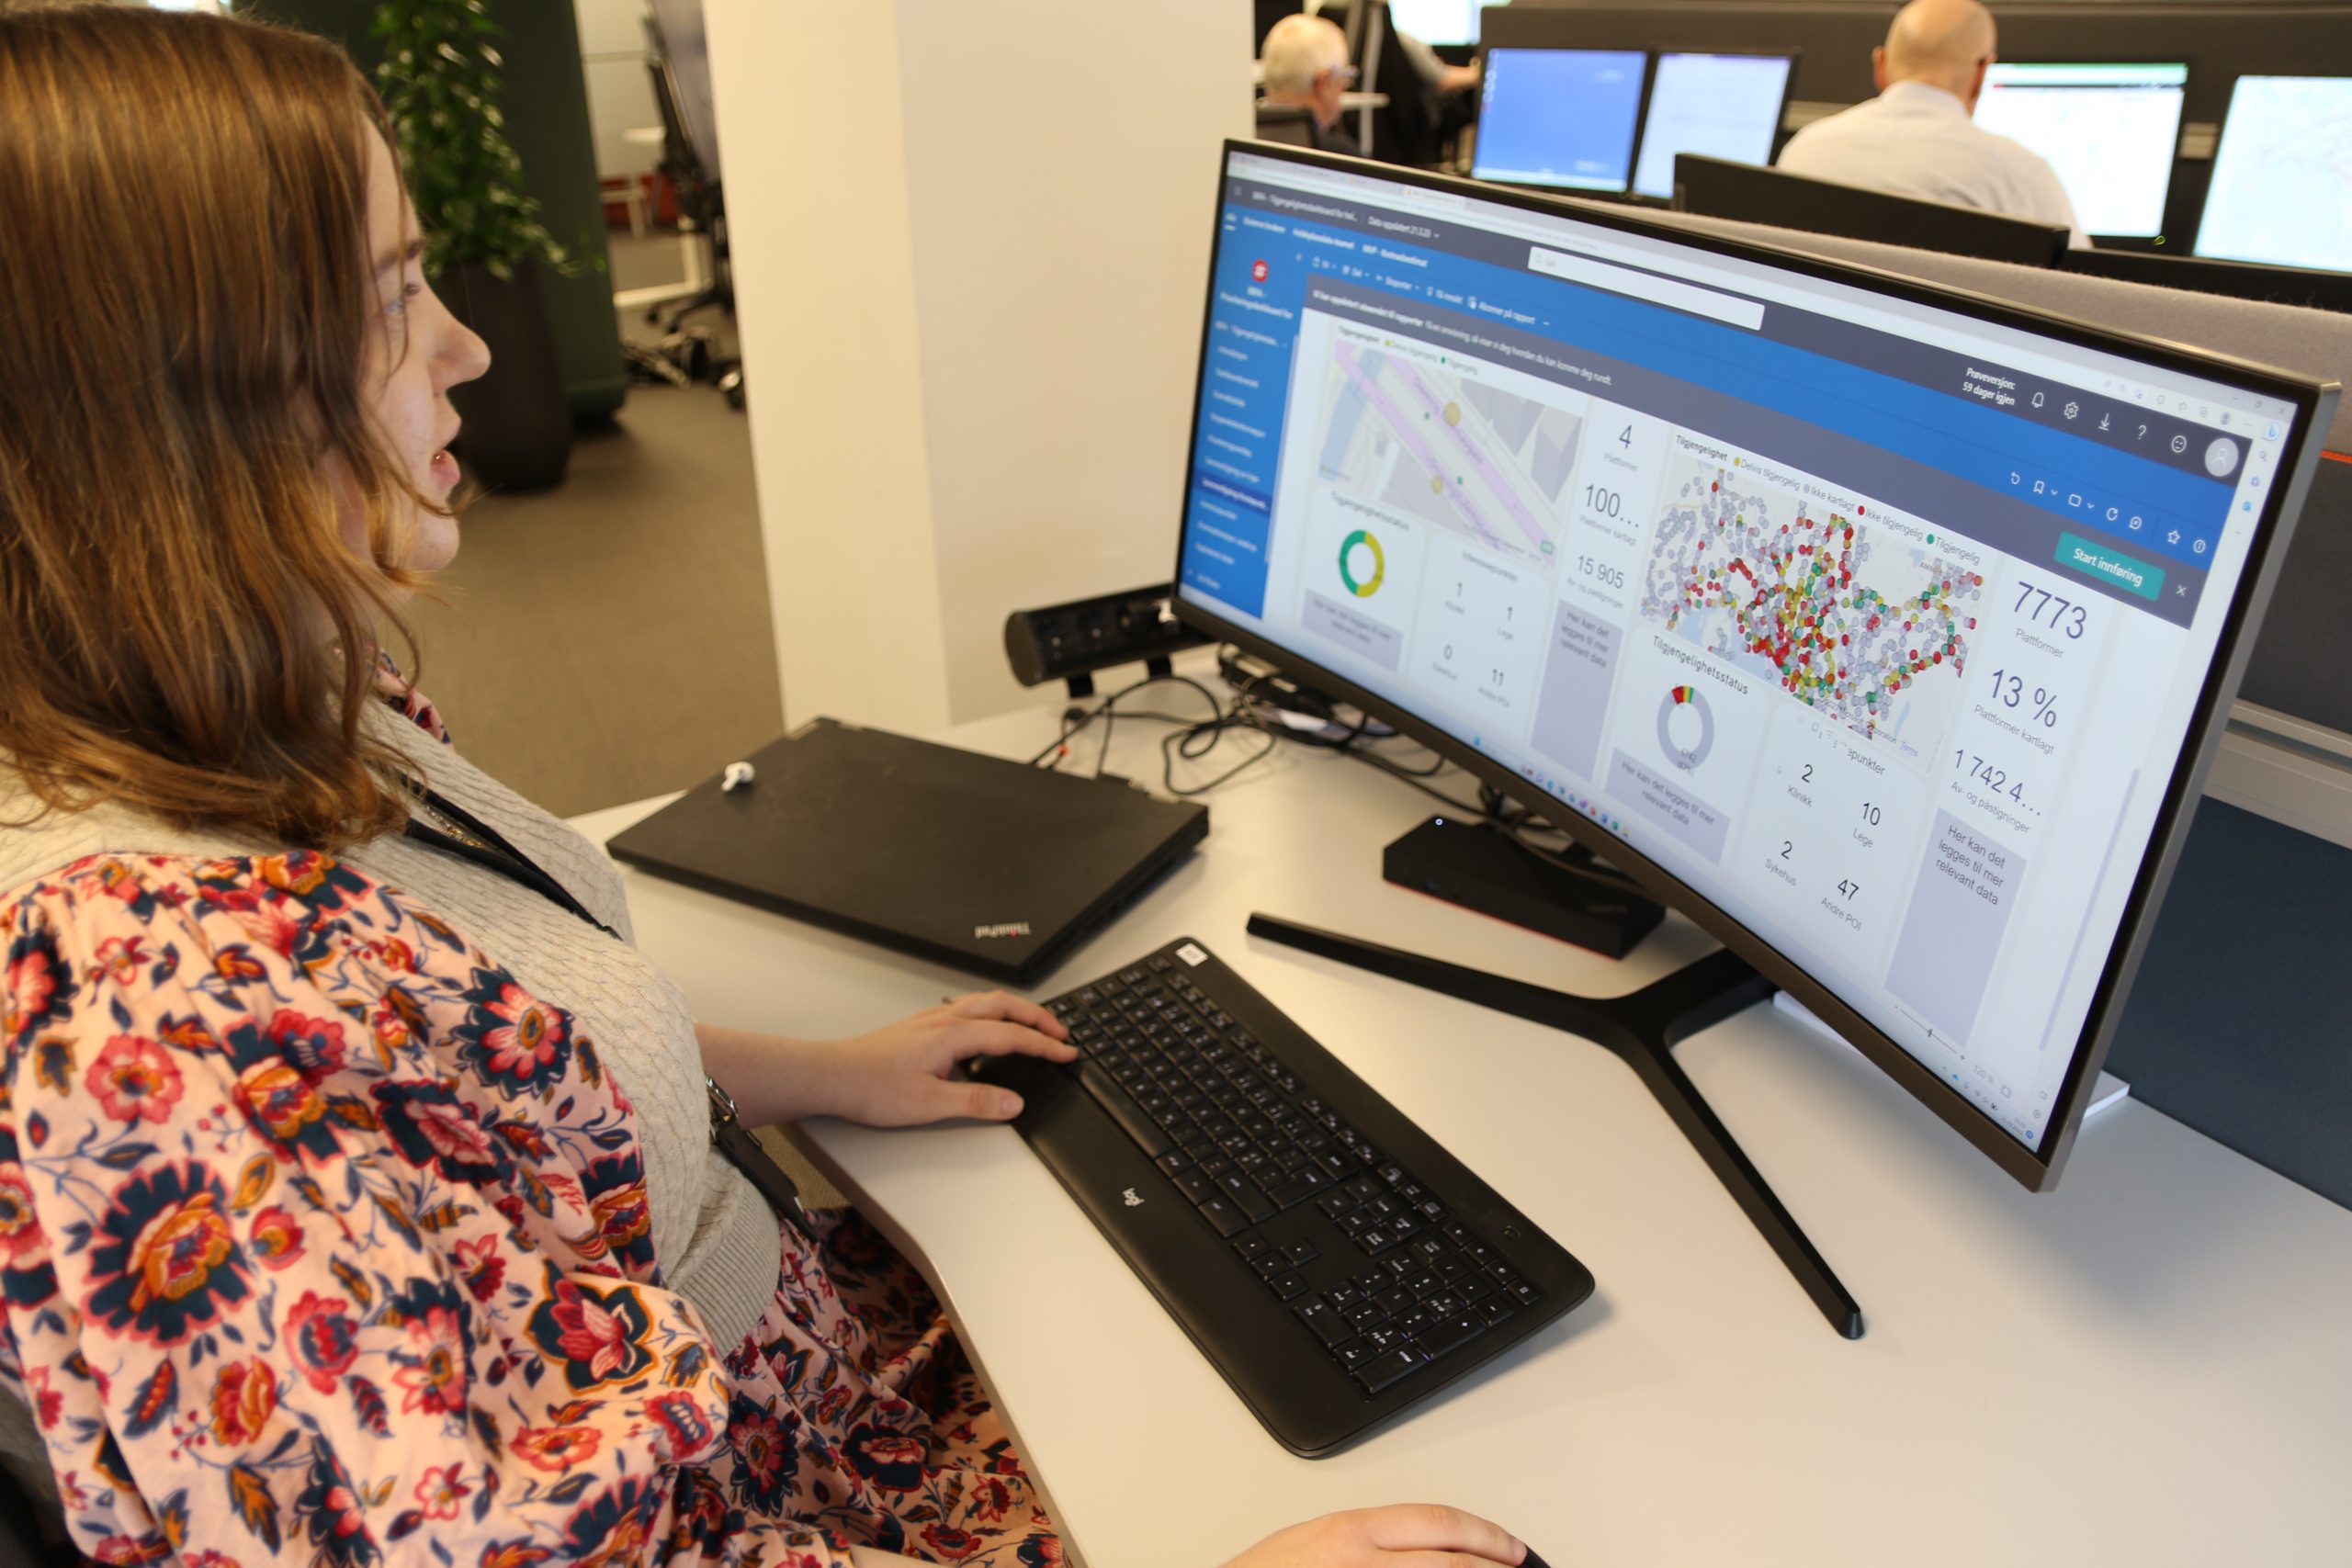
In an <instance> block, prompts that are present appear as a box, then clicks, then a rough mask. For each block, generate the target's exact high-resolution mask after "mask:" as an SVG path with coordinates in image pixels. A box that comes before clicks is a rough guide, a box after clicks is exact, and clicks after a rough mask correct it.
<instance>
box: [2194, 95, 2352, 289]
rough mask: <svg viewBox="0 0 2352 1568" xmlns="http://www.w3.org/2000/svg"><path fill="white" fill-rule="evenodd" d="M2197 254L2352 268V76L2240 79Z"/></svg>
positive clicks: (2201, 224) (2217, 152) (2210, 188)
mask: <svg viewBox="0 0 2352 1568" xmlns="http://www.w3.org/2000/svg"><path fill="white" fill-rule="evenodd" d="M2197 254H2199V255H2200V256H2214V257H2218V258H2220V259H2222V260H2224V261H2246V262H2272V263H2276V264H2277V265H2281V266H2308V267H2324V268H2325V269H2327V270H2329V271H2331V272H2352V76H2241V77H2239V78H2238V79H2237V81H2236V82H2235V83H2234V84H2233V85H2232V86H2231V88H2230V112H2229V118H2226V119H2224V120H2223V121H2222V141H2221V145H2220V146H2218V147H2217V148H2215V149H2214V152H2213V181H2212V184H2211V185H2210V186H2207V187H2206V191H2205V215H2204V217H2203V219H2202V220H2199V223H2198V226H2197Z"/></svg>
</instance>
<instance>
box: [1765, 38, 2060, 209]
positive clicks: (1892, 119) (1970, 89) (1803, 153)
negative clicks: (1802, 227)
mask: <svg viewBox="0 0 2352 1568" xmlns="http://www.w3.org/2000/svg"><path fill="white" fill-rule="evenodd" d="M1993 44H1994V32H1993V14H1992V13H1991V12H1990V11H1987V10H1986V9H1985V7H1984V6H1982V5H1981V4H1979V3H1978V0H1911V4H1909V5H1907V6H1904V7H1903V9H1902V10H1901V11H1899V12H1897V13H1896V14H1895V17H1894V27H1893V28H1890V29H1888V31H1887V35H1886V43H1885V45H1884V46H1883V47H1882V48H1879V49H1874V50H1872V51H1871V75H1872V77H1873V78H1874V79H1875V80H1876V81H1877V83H1878V96H1877V97H1875V98H1872V99H1871V101H1870V102H1868V103H1866V104H1856V105H1855V106H1854V107H1852V108H1849V109H1846V110H1844V111H1843V112H1841V113H1838V114H1834V115H1831V116H1830V117H1829V118H1826V119H1817V120H1815V121H1814V122H1813V123H1812V124H1811V125H1808V126H1806V127H1805V128H1804V130H1800V131H1798V132H1797V133H1796V134H1795V135H1794V136H1792V137H1790V138H1789V144H1788V145H1787V146H1786V147H1784V148H1782V149H1781V160H1780V166H1781V168H1783V169H1785V170H1787V171H1788V172H1789V173H1790V174H1792V175H1807V176H1809V177H1810V178H1813V179H1816V180H1835V181H1837V182H1838V184H1840V185H1849V186H1867V187H1869V188H1870V189H1871V190H1883V191H1892V192H1894V194H1895V195H1897V196H1914V197H1924V198H1926V199H1928V200H1929V201H1949V202H1953V203H1956V204H1957V205H1959V206H1962V207H1976V208H1982V209H1985V210H1986V211H1988V212H2003V213H2007V214H2008V215H2009V216H2011V217H2013V218H2030V219H2033V220H2035V221H2037V222H2041V223H2049V224H2052V225H2059V224H2063V225H2064V226H2065V228H2066V230H2067V231H2068V232H2069V233H2070V234H2071V235H2072V236H2073V240H2072V243H2074V245H2075V247H2076V248H2078V249H2079V248H2082V247H2086V246H2087V245H2089V243H2091V242H2090V236H2089V235H2087V234H2086V233H2084V232H2083V226H2082V224H2081V223H2079V222H2078V221H2076V220H2075V206H2074V203H2073V202H2071V201H2069V200H2067V199H2066V187H2065V186H2063V185H2061V184H2060V183H2059V181H2058V174H2057V171H2056V170H2054V169H2052V167H2051V166H2050V165H2049V164H2047V163H2044V162H2043V161H2042V160H2041V157H2040V156H2038V155H2037V154H2036V153H2034V152H2031V151H2030V150H2029V149H2028V148H2026V147H2024V146H2022V145H2021V144H2019V143H2018V142H2016V141H2011V140H2009V138H2007V137H2006V136H2000V135H1996V134H1995V133H1994V132H1992V131H1989V130H1985V129H1984V128H1983V127H1982V126H1980V125H1978V124H1977V123H1976V122H1975V121H1974V120H1973V119H1972V118H1970V117H1971V116H1972V115H1973V114H1974V113H1975V112H1976V98H1977V95H1978V94H1980V93H1982V92H1983V91H1984V90H1985V67H1986V66H1988V65H1990V64H1992V63H1993V60H1994V53H1993Z"/></svg>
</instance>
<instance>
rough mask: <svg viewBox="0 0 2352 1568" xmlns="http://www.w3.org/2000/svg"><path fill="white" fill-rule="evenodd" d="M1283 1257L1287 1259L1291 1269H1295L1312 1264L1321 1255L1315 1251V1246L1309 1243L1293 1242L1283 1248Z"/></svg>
mask: <svg viewBox="0 0 2352 1568" xmlns="http://www.w3.org/2000/svg"><path fill="white" fill-rule="evenodd" d="M1322 1256H1323V1255H1322V1254H1321V1253H1319V1252H1317V1251H1316V1250H1315V1244H1314V1243H1313V1242H1311V1241H1295V1242H1292V1243H1291V1244H1290V1245H1289V1246H1288V1247H1283V1257H1284V1258H1289V1259H1290V1261H1291V1267H1292V1268H1294V1269H1295V1268H1297V1267H1299V1266H1300V1265H1302V1264H1306V1263H1312V1262H1314V1261H1315V1260H1316V1259H1317V1258H1320V1257H1322Z"/></svg>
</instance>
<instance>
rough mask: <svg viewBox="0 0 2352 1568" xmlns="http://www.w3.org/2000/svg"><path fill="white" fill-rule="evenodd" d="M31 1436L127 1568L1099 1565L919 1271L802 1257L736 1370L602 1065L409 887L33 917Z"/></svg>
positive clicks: (62, 880)
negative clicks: (702, 1306)
mask: <svg viewBox="0 0 2352 1568" xmlns="http://www.w3.org/2000/svg"><path fill="white" fill-rule="evenodd" d="M413 716H419V717H420V721H421V722H424V721H427V720H429V718H430V714H429V710H424V712H423V713H422V714H416V715H413ZM0 950H5V952H6V965H7V967H6V992H5V995H0V1012H4V1013H5V1016H4V1017H0V1043H5V1047H6V1059H5V1063H0V1397H17V1398H20V1399H22V1400H23V1401H24V1402H25V1403H26V1404H28V1405H29V1406H30V1408H31V1411H32V1414H33V1416H34V1419H35V1421H36V1423H37V1425H38V1426H39V1427H40V1432H41V1435H42V1438H43V1441H44V1443H45V1445H46V1448H47V1450H48V1453H49V1456H50V1459H51V1464H52V1466H53V1468H54V1470H55V1472H56V1475H57V1480H58V1483H59V1491H60V1496H61V1500H62V1504H63V1506H64V1510H65V1516H66V1522H67V1526H68V1529H70V1531H71V1533H72V1536H73V1539H74V1544H75V1545H76V1546H77V1547H79V1548H80V1549H81V1550H82V1551H84V1552H85V1553H86V1554H87V1555H88V1556H90V1557H93V1558H95V1559H96V1560H98V1561H99V1562H110V1563H144V1562H157V1561H164V1560H170V1559H172V1558H174V1557H175V1556H176V1557H177V1558H178V1559H179V1560H180V1561H182V1562H186V1563H187V1564H188V1565H189V1568H256V1565H259V1564H264V1563H273V1564H298V1563H299V1564H306V1565H307V1564H313V1563H323V1564H327V1565H330V1568H340V1565H352V1564H370V1563H379V1562H390V1563H406V1562H417V1563H425V1562H433V1563H439V1564H445V1565H448V1568H539V1565H542V1564H545V1565H549V1568H556V1565H570V1564H581V1565H603V1564H608V1563H610V1564H621V1563H630V1564H635V1563H658V1564H665V1565H673V1568H682V1565H684V1564H701V1563H726V1564H753V1563H763V1564H764V1563H788V1564H818V1563H828V1562H830V1563H836V1564H842V1568H846V1553H847V1550H848V1548H849V1547H850V1546H852V1545H853V1544H870V1545H874V1546H877V1547H880V1548H883V1549H886V1550H888V1551H899V1552H905V1553H908V1554H910V1555H915V1556H921V1557H926V1558H930V1559H933V1560H934V1561H939V1562H974V1563H989V1564H992V1565H995V1564H1001V1565H1003V1568H1012V1564H1014V1563H1023V1564H1028V1565H1030V1568H1043V1565H1045V1564H1048V1563H1051V1562H1057V1561H1058V1560H1059V1555H1060V1551H1059V1544H1058V1541H1057V1538H1056V1537H1055V1536H1054V1535H1053V1534H1052V1532H1051V1527H1050V1525H1049V1524H1048V1523H1047V1522H1046V1517H1045V1515H1044V1513H1043V1511H1042V1507H1041V1506H1040V1504H1039V1502H1038V1499H1037V1497H1036V1495H1035V1490H1034V1488H1033V1486H1032V1484H1031V1483H1029V1481H1028V1480H1027V1478H1026V1477H1025V1476H1024V1475H1023V1472H1022V1470H1021V1467H1020V1464H1019V1461H1017V1459H1016V1458H1015V1457H1014V1455H1013V1453H1012V1450H1011V1447H1010V1445H1009V1444H1008V1443H1007V1442H1006V1441H1005V1439H1004V1435H1003V1432H1002V1428H1001V1425H1000V1424H999V1423H998V1421H997V1420H996V1418H995V1416H994V1414H993V1412H992V1411H991V1410H990V1409H989V1404H988V1401H987V1400H986V1398H985V1396H984V1395H982V1393H980V1391H979V1388H978V1382H977V1380H976V1379H975V1378H974V1377H973V1376H972V1374H971V1371H970V1368H969V1364H968V1362H967V1361H966V1360H965V1359H964V1358H963V1356H962V1353H961V1350H960V1348H958V1347H957V1346H956V1343H955V1341H954V1338H953V1336H952V1332H951V1331H950V1330H949V1328H948V1327H947V1325H946V1323H945V1321H944V1314H942V1313H941V1311H940V1308H939V1306H938V1303H937V1302H936V1300H935V1299H933V1297H932V1295H931V1294H930V1292H929V1291H928V1290H927V1289H926V1288H925V1287H924V1286H923V1284H922V1280H921V1279H920V1277H919V1276H917V1275H916V1274H915V1273H914V1271H913V1270H912V1269H911V1268H910V1267H909V1266H908V1265H907V1264H906V1263H905V1261H904V1260H903V1259H902V1258H899V1257H898V1256H897V1255H896V1254H895V1253H892V1252H891V1251H890V1250H889V1249H888V1247H887V1245H886V1244H884V1243H883V1242H882V1241H881V1240H880V1239H879V1237H878V1236H877V1235H876V1234H875V1233H874V1232H873V1231H872V1229H871V1228H870V1227H869V1226H867V1225H866V1224H864V1223H863V1222H862V1221H860V1220H858V1219H856V1218H855V1217H854V1215H853V1216H845V1217H840V1218H836V1219H833V1220H831V1222H829V1223H822V1224H820V1225H819V1226H818V1227H817V1228H818V1233H819V1235H820V1243H819V1244H818V1245H816V1246H813V1247H812V1246H811V1245H810V1244H809V1243H808V1242H806V1241H804V1240H803V1239H802V1238H801V1237H800V1236H799V1235H797V1233H795V1232H793V1231H791V1230H788V1229H782V1228H781V1227H780V1238H779V1267H780V1277H779V1280H778V1289H777V1294H776V1300H775V1305H774V1307H773V1308H772V1309H771V1310H770V1311H769V1312H768V1314H766V1316H765V1317H764V1318H763V1320H762V1322H761V1323H760V1325H759V1326H758V1327H757V1328H756V1329H755V1330H754V1331H753V1333H752V1335H751V1336H750V1337H747V1338H746V1339H745V1340H744V1341H743V1342H742V1343H741V1344H740V1345H736V1346H731V1347H729V1346H719V1345H714V1344H713V1343H712V1342H711V1341H710V1339H709V1338H708V1337H707V1335H706V1334H705V1332H704V1329H703V1325H702V1323H701V1320H700V1318H699V1317H698V1315H697V1314H696V1313H695V1308H694V1307H693V1306H692V1305H691V1304H690V1303H688V1302H687V1301H686V1300H685V1299H684V1297H681V1296H678V1295H676V1294H673V1293H672V1292H669V1291H666V1290H664V1289H663V1288H662V1273H661V1269H660V1264H659V1260H658V1259H657V1258H654V1257H653V1255H652V1246H651V1240H650V1225H649V1223H648V1218H647V1209H646V1193H645V1184H644V1179H643V1174H642V1168H641V1165H640V1161H639V1153H638V1148H637V1144H636V1137H635V1134H634V1133H633V1131H632V1125H631V1115H632V1113H631V1109H630V1105H629V1101H628V1096H627V1095H626V1094H625V1093H624V1092H623V1089H622V1086H621V1085H619V1084H617V1083H616V1082H615V1081H614V1080H613V1077H612V1076H611V1074H609V1073H608V1072H607V1071H606V1070H605V1068H604V1066H602V1064H601V1063H600V1062H599V1060H598V1056H597V1051H596V1046H595V1043H594V1041H593V1040H590V1039H589V1038H587V1037H586V1036H585V1035H584V1034H582V1032H580V1031H579V1029H577V1028H576V1027H575V1026H574V1023H573V1021H572V1019H571V1016H570V1015H569V1014H567V1012H566V1011H565V1010H564V1009H563V1008H562V1006H561V1005H560V999H558V998H543V997H536V996H533V995H530V994H529V993H528V992H526V990H525V989H524V988H523V987H521V986H520V985H518V984H517V983H516V982H515V979H514V978H513V977H512V976H510V975H508V974H507V973H506V972H505V971H503V970H502V969H501V967H500V966H499V964H498V961H497V959H496V958H495V957H494V956H493V955H492V954H491V953H485V952H483V951H482V950H481V948H479V947H477V946H476V945H475V944H474V943H473V942H470V941H469V940H468V938H467V937H466V936H465V935H464V934H463V933H461V932H459V931H455V930H452V929H451V928H450V927H449V925H448V924H447V923H446V922H445V921H444V920H442V919H439V918H438V917H436V916H435V914H434V912H433V911H432V910H431V909H428V908H423V907H421V906H420V905H418V904H417V903H416V902H414V901H413V900H411V899H410V898H408V897H404V896H403V895H402V894H401V892H400V891H399V890H398V889H397V888H394V887H391V886H383V885H380V884H379V883H377V882H375V881H373V880H371V879H370V878H369V877H368V876H367V875H365V874H361V873H360V872H358V871H357V870H356V869H355V868H353V867H351V866H350V865H348V864H345V863H342V862H339V861H337V860H336V859H334V858H333V857H330V856H327V855H323V854H319V853H311V852H291V853H286V854H278V855H266V856H254V857H243V858H236V859H227V860H210V861H206V860H198V859H195V858H191V857H186V856H169V855H159V856H131V855H114V854H110V855H98V856H94V857H91V858H89V859H86V860H84V861H81V862H77V863H74V864H72V865H68V866H65V867H63V868H62V869H60V870H58V871H57V872H55V873H54V874H50V875H46V876H42V877H40V878H39V879H38V880H37V881H35V882H34V883H32V884H30V885H28V886H23V887H19V888H17V889H13V890H10V891H8V892H7V894H6V897H0Z"/></svg>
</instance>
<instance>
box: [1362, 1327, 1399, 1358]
mask: <svg viewBox="0 0 2352 1568" xmlns="http://www.w3.org/2000/svg"><path fill="white" fill-rule="evenodd" d="M1363 1341H1364V1343H1365V1344H1367V1345H1369V1346H1371V1347H1372V1348H1373V1349H1374V1350H1375V1351H1378V1352H1380V1353H1382V1354H1384V1355H1385V1353H1387V1352H1388V1351H1390V1350H1401V1349H1403V1348H1404V1347H1405V1337H1404V1336H1403V1335H1402V1334H1399V1333H1397V1330H1396V1329H1394V1328H1392V1327H1390V1326H1389V1325H1386V1324H1385V1323H1384V1324H1379V1325H1374V1326H1373V1327H1371V1328H1367V1329H1365V1330H1364V1331H1363Z"/></svg>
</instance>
